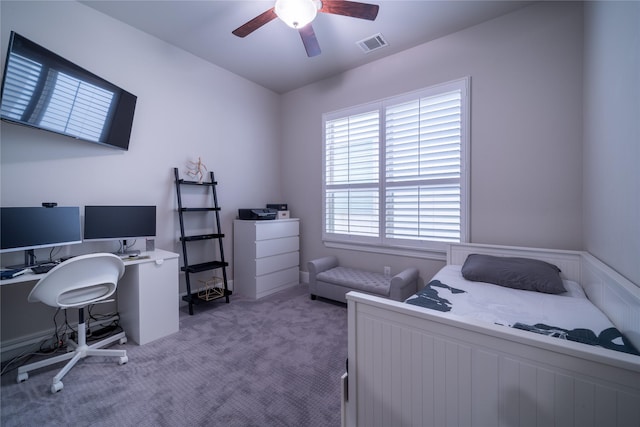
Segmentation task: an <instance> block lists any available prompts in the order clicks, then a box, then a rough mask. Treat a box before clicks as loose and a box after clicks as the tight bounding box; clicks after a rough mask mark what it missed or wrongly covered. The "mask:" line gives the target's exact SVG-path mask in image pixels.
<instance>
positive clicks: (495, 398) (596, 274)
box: [342, 244, 640, 427]
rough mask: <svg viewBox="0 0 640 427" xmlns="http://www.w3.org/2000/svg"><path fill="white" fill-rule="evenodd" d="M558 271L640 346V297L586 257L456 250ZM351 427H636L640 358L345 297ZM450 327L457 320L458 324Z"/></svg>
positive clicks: (347, 421)
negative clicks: (536, 262) (554, 267)
mask: <svg viewBox="0 0 640 427" xmlns="http://www.w3.org/2000/svg"><path fill="white" fill-rule="evenodd" d="M470 253H484V254H491V255H499V256H519V257H527V258H535V259H541V260H544V261H547V262H551V263H553V264H555V265H557V266H558V267H560V269H561V270H562V273H561V275H562V276H563V278H565V279H569V280H574V281H576V282H578V283H580V284H581V285H582V286H583V288H584V289H585V292H586V293H587V296H588V297H589V299H590V300H591V301H592V302H593V303H594V304H595V305H596V306H598V307H599V308H600V309H601V310H602V311H603V312H604V313H606V314H607V315H608V316H609V318H610V320H611V321H612V322H613V323H614V324H615V325H616V327H617V328H618V329H619V330H620V331H622V332H623V333H624V334H625V335H626V336H627V337H628V338H629V339H630V340H631V341H632V342H633V344H634V345H635V346H636V347H637V348H640V288H638V287H637V286H635V285H634V284H633V283H631V282H630V281H628V280H627V279H625V278H624V277H622V276H621V275H619V274H618V273H616V272H615V271H613V270H612V269H611V268H609V267H607V266H606V265H605V264H603V263H602V262H600V261H599V260H597V259H596V258H595V257H593V256H591V255H590V254H588V253H586V252H574V251H558V250H545V249H533V248H516V247H505V246H491V245H476V244H454V245H451V246H450V249H449V252H448V254H447V263H448V264H463V263H464V260H465V259H466V257H467V255H468V254H470ZM347 304H348V322H349V327H348V329H349V332H348V340H349V344H348V357H349V358H348V374H345V375H344V376H343V379H342V381H343V392H342V393H343V406H342V410H343V412H342V422H343V425H346V426H366V427H375V426H380V427H389V426H393V427H399V426H425V427H426V426H435V427H440V426H450V425H453V426H631V425H633V426H636V427H637V426H639V425H640V356H633V355H629V354H625V353H621V352H617V351H612V350H606V349H603V348H600V347H592V346H589V345H585V344H579V343H575V342H570V341H564V340H560V339H557V338H551V337H547V336H543V335H538V334H533V333H530V332H526V331H520V330H517V329H512V328H507V327H503V326H497V325H490V324H485V325H475V324H469V323H466V322H465V321H463V320H461V319H460V320H458V318H455V317H453V316H448V317H446V316H442V315H441V314H440V313H438V312H435V311H429V310H425V309H422V308H420V307H416V306H414V305H410V304H405V303H401V302H396V301H391V300H387V299H383V298H379V297H375V296H371V295H366V294H362V293H357V292H350V293H349V294H347ZM452 317H453V318H452Z"/></svg>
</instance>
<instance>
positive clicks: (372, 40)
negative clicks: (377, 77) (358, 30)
mask: <svg viewBox="0 0 640 427" xmlns="http://www.w3.org/2000/svg"><path fill="white" fill-rule="evenodd" d="M356 44H357V45H358V46H360V49H362V50H363V51H364V52H365V53H369V52H371V51H373V50H376V49H380V48H381V47H385V46H387V45H388V43H387V41H386V40H385V39H384V37H382V34H380V33H378V34H375V35H373V36H371V37H367V38H366V39H364V40H360V41H359V42H357V43H356Z"/></svg>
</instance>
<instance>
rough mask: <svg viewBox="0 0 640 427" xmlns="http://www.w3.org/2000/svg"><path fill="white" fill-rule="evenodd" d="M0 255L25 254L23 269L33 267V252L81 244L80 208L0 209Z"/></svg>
mask: <svg viewBox="0 0 640 427" xmlns="http://www.w3.org/2000/svg"><path fill="white" fill-rule="evenodd" d="M0 231H1V233H0V253H4V252H15V251H25V257H24V260H25V262H24V266H25V267H29V266H33V265H35V264H36V258H35V254H34V249H39V248H48V247H55V246H63V245H73V244H77V243H82V234H81V227H80V208H79V207H77V206H73V207H50V208H47V207H2V208H0Z"/></svg>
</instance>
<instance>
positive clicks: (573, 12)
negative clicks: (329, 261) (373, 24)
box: [282, 2, 582, 279]
mask: <svg viewBox="0 0 640 427" xmlns="http://www.w3.org/2000/svg"><path fill="white" fill-rule="evenodd" d="M390 42H393V41H390ZM463 76H471V122H472V125H471V159H472V160H471V181H472V185H471V187H472V188H471V241H473V242H476V243H494V244H505V245H520V246H540V247H549V248H559V249H581V247H582V237H581V233H582V212H581V208H582V206H581V195H582V182H581V175H582V171H581V167H582V160H581V159H582V150H581V140H582V120H581V118H582V5H581V4H580V3H578V2H573V3H550V2H549V3H544V2H543V3H541V4H537V5H533V6H530V7H527V8H524V9H522V10H519V11H517V12H514V13H511V14H509V15H505V16H503V17H500V18H497V19H495V20H492V21H489V22H486V23H483V24H480V25H478V26H475V27H472V28H469V29H466V30H463V31H460V32H458V33H455V34H452V35H449V36H446V37H443V38H441V39H438V40H435V41H433V42H430V43H426V44H423V45H421V46H418V47H415V48H413V49H409V50H407V51H404V52H401V53H399V54H397V55H393V56H391V57H387V58H384V59H381V60H378V61H376V62H374V63H371V64H368V65H365V66H362V67H359V68H357V69H354V70H351V71H349V72H346V73H343V74H340V75H338V76H336V77H334V78H331V79H328V80H325V81H322V82H318V83H315V84H312V85H309V86H306V87H303V88H301V89H298V90H295V91H292V92H289V93H287V94H285V95H284V96H283V99H282V105H283V107H282V113H283V114H282V118H283V123H282V126H283V132H284V133H283V150H282V164H283V191H284V195H285V201H287V202H288V203H289V204H290V205H291V209H292V212H294V213H295V215H296V216H299V217H300V218H302V223H301V227H302V232H301V236H302V255H301V261H302V265H303V269H305V270H306V261H308V260H310V259H314V258H317V257H320V256H323V255H326V254H329V253H335V254H337V255H338V256H339V258H341V260H342V261H343V262H344V263H345V264H347V265H351V266H361V267H368V268H375V266H378V268H379V269H380V270H382V266H384V265H389V266H392V267H393V268H392V270H393V271H399V270H400V269H401V268H403V267H405V266H407V265H415V266H417V267H419V268H420V270H421V276H422V277H423V278H427V279H428V278H429V277H431V276H432V275H433V274H434V273H435V271H436V269H437V268H439V267H440V266H441V265H442V263H441V262H439V261H426V260H422V259H413V258H407V257H397V256H389V255H381V254H371V253H360V252H355V251H348V250H335V249H328V248H326V247H324V245H323V243H322V241H321V236H322V209H321V200H322V191H321V190H322V187H321V179H322V164H321V163H322V160H321V159H322V156H321V150H322V123H321V116H322V113H324V112H329V111H334V110H337V109H340V108H344V107H348V106H352V105H357V104H361V103H364V102H368V101H373V100H377V99H381V98H385V97H388V96H392V95H396V94H400V93H404V92H408V91H412V90H416V89H419V88H422V87H427V86H430V85H433V84H437V83H442V82H446V81H450V80H453V79H457V78H460V77H463Z"/></svg>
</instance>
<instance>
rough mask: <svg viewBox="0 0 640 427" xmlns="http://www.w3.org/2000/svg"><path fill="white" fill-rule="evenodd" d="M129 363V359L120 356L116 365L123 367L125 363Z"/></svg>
mask: <svg viewBox="0 0 640 427" xmlns="http://www.w3.org/2000/svg"><path fill="white" fill-rule="evenodd" d="M128 361H129V358H128V357H127V356H122V357H121V358H120V360H119V361H118V365H124V364H125V363H127V362H128Z"/></svg>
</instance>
